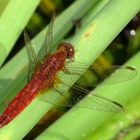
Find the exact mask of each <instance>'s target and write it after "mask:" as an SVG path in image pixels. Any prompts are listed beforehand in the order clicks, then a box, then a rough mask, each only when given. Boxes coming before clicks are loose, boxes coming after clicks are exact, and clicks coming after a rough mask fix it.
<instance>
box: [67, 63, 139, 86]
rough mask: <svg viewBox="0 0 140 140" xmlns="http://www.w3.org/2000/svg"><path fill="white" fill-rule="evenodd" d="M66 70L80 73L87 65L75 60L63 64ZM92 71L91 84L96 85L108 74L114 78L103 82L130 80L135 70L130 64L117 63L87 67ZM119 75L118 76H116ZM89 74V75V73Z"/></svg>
mask: <svg viewBox="0 0 140 140" xmlns="http://www.w3.org/2000/svg"><path fill="white" fill-rule="evenodd" d="M65 67H66V69H67V70H68V72H67V73H68V74H72V75H74V74H75V75H78V74H79V75H81V74H83V73H84V72H85V69H87V68H88V67H89V66H88V65H87V64H84V63H81V62H76V63H68V64H66V65H65ZM89 70H91V71H92V72H93V73H92V77H93V79H92V82H93V83H92V84H91V85H92V86H96V85H97V84H99V83H100V82H103V81H104V80H105V79H106V78H107V77H108V76H111V75H113V77H114V78H109V79H107V80H105V81H104V84H115V83H120V82H124V81H127V80H131V79H133V78H135V77H136V75H137V70H136V69H135V68H133V67H130V66H119V65H106V66H105V65H99V66H91V67H89ZM118 75H120V76H118ZM90 76H91V75H90Z"/></svg>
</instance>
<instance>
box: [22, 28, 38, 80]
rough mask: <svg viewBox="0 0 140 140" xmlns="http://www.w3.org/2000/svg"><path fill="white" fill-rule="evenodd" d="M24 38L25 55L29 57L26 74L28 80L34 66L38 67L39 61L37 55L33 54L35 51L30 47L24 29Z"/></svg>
mask: <svg viewBox="0 0 140 140" xmlns="http://www.w3.org/2000/svg"><path fill="white" fill-rule="evenodd" d="M24 40H25V44H26V49H27V55H28V59H29V65H28V76H27V78H28V81H29V80H30V79H31V78H32V75H33V73H34V70H35V69H36V68H39V65H40V63H39V60H38V57H37V55H36V54H35V51H34V49H33V47H32V44H31V41H30V38H29V36H28V33H27V32H26V31H25V30H24Z"/></svg>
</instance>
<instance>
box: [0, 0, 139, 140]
mask: <svg viewBox="0 0 140 140" xmlns="http://www.w3.org/2000/svg"><path fill="white" fill-rule="evenodd" d="M39 2H40V1H39V0H30V1H28V0H25V1H24V3H23V1H21V0H12V1H9V0H6V1H5V0H0V64H4V65H3V67H2V68H1V70H0V103H1V106H0V110H1V112H2V110H3V108H5V105H4V103H3V102H4V101H5V100H11V99H12V98H13V97H14V96H15V94H16V93H17V92H18V91H19V90H20V89H21V88H22V87H23V86H24V85H25V83H26V74H27V71H26V67H27V63H28V60H27V54H26V50H25V48H24V47H23V49H21V50H20V51H18V50H19V48H18V49H17V50H16V51H14V55H11V53H10V52H11V50H12V48H13V47H14V46H15V47H16V46H23V45H22V44H23V42H22V41H19V40H18V42H17V43H16V41H17V39H18V38H19V36H20V34H21V33H22V31H23V29H24V28H25V26H26V24H27V23H28V21H29V20H30V22H29V24H28V25H27V29H28V30H30V32H31V34H34V33H35V32H38V31H40V29H42V28H43V27H44V26H45V25H46V21H47V17H48V15H51V13H53V12H54V11H57V12H56V13H59V15H58V16H57V17H56V19H55V25H54V33H53V34H54V39H53V46H55V45H56V44H58V43H59V42H60V41H61V40H63V39H64V37H65V36H66V34H68V32H69V31H70V30H71V29H72V27H73V22H72V21H73V20H75V19H79V18H81V17H82V25H81V27H80V28H79V29H77V32H76V33H75V34H74V35H73V36H72V37H71V38H69V41H70V42H71V43H72V44H73V45H74V46H75V49H76V56H75V60H76V61H80V62H85V63H87V64H89V65H90V64H92V63H93V62H94V61H95V60H96V58H97V57H98V56H100V54H101V53H102V52H103V51H104V50H105V49H106V48H107V46H108V45H109V44H110V43H111V42H112V41H113V40H114V38H115V37H116V36H117V35H118V34H119V33H120V32H121V31H122V30H123V29H124V27H125V26H126V25H127V24H128V23H129V22H130V20H131V19H132V18H133V17H134V16H135V15H136V14H137V13H138V12H139V10H140V0H135V1H132V0H123V1H122V0H113V1H112V0H100V1H99V0H94V1H93V0H88V1H87V0H77V1H72V4H71V5H67V8H65V6H66V4H64V3H63V2H64V1H62V0H54V1H50V0H43V1H42V2H41V3H40V6H39V7H40V8H38V9H37V11H36V12H34V11H35V9H36V8H37V6H38V5H39ZM39 9H40V10H41V11H42V13H43V14H41V13H40V12H38V11H39ZM62 10H64V11H62ZM60 11H62V12H60ZM32 15H33V16H32ZM44 16H45V17H44ZM42 17H44V18H46V19H45V20H43V19H42ZM46 28H47V27H46ZM46 28H44V29H42V30H41V32H39V33H38V34H37V35H36V36H35V37H34V38H33V39H32V43H33V45H34V47H35V50H36V51H38V50H39V48H40V46H41V44H42V41H43V39H44V35H45V33H46ZM139 36H140V27H139V26H137V28H136V36H135V37H133V38H131V39H128V40H127V45H126V44H125V43H115V46H118V48H121V49H120V50H121V51H120V54H121V55H124V56H125V59H124V58H123V60H122V59H121V60H122V61H121V62H119V61H118V62H117V63H122V62H125V65H129V66H133V67H134V68H136V70H137V76H136V77H134V79H132V80H130V81H127V82H124V83H118V84H112V85H107V86H104V85H101V86H98V87H97V88H96V89H95V90H94V91H92V92H91V94H92V93H93V92H95V93H98V94H100V95H103V96H106V97H109V98H111V99H113V100H115V101H118V102H120V103H122V104H123V105H124V107H125V108H126V111H125V112H120V113H109V112H97V111H94V110H91V109H86V108H80V109H79V108H77V107H76V106H74V107H73V108H72V109H70V110H69V111H67V112H63V115H62V114H61V115H58V114H59V113H60V112H58V111H56V112H55V111H54V110H53V109H52V108H53V105H52V104H49V103H46V102H44V101H42V100H40V98H36V99H35V100H34V101H33V102H32V103H31V104H30V105H29V106H28V107H27V108H26V109H25V110H24V111H23V112H22V113H21V114H20V115H19V116H18V117H16V119H14V120H13V121H12V122H11V123H9V124H8V125H6V126H5V127H3V128H1V129H0V139H2V140H4V139H8V140H12V139H13V140H15V139H16V140H18V139H19V140H20V139H23V138H24V137H25V136H26V137H25V138H24V139H33V138H34V137H35V139H37V140H43V139H45V140H46V139H49V140H51V139H52V140H55V139H56V140H58V139H60V140H63V139H64V140H65V139H66V140H69V139H70V140H82V139H83V140H93V139H94V140H96V139H97V140H99V139H103V140H109V139H124V140H132V139H136V138H139V130H140V129H139V117H140V111H139V106H140V105H139V104H140V103H139V100H140V97H139V91H140V86H139V82H140V74H139V69H140V64H139V60H140V53H139V52H138V49H139V46H140V42H139ZM118 38H119V39H118V40H121V39H122V38H121V39H120V37H118ZM15 43H16V45H14V44H15ZM124 44H125V45H124ZM126 46H127V49H125V50H127V53H126V54H125V53H124V51H123V48H125V47H126ZM110 52H111V51H110V50H107V51H106V54H107V57H109V60H107V58H106V57H105V56H104V55H103V56H102V57H103V58H104V59H103V60H102V59H101V60H102V61H103V62H102V63H103V64H108V63H112V61H116V58H114V57H115V56H114V55H112V53H110ZM116 52H117V50H116ZM9 53H10V56H8V55H9ZM12 53H13V51H12ZM134 53H135V54H134ZM132 55H133V57H130V56H132ZM6 58H7V59H6ZM100 58H101V57H100ZM128 58H129V59H128ZM5 59H6V61H5ZM4 61H5V63H3V62H4ZM118 76H121V73H120V75H118ZM110 78H111V79H114V78H116V77H114V76H112V77H110ZM76 80H77V78H75V79H74V80H73V81H72V82H73V83H74V82H75V81H76ZM73 83H71V84H73ZM50 92H52V91H50ZM50 110H51V111H50ZM48 111H49V113H48V114H47V115H48V118H47V121H50V118H51V117H52V118H54V120H56V119H58V120H56V121H54V120H53V123H51V121H50V122H49V123H48V124H49V125H46V124H45V125H44V126H45V127H44V128H46V129H45V130H43V132H42V133H40V134H39V135H38V136H36V134H37V133H38V132H40V129H38V128H40V127H39V126H41V125H39V126H38V127H36V128H35V129H34V130H32V133H29V131H30V130H31V129H32V128H33V127H34V126H35V124H36V123H37V122H38V121H39V120H40V119H41V118H42V116H43V115H44V114H45V113H46V112H48ZM61 111H63V110H61ZM56 114H57V117H56V118H55V115H56ZM59 116H61V117H59ZM48 126H49V127H48ZM47 127H48V128H47ZM132 130H133V131H132ZM28 133H29V134H28ZM27 134H28V135H27Z"/></svg>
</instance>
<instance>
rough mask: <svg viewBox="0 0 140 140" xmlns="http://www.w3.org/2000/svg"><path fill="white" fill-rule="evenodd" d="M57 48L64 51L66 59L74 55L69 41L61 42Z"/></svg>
mask: <svg viewBox="0 0 140 140" xmlns="http://www.w3.org/2000/svg"><path fill="white" fill-rule="evenodd" d="M57 49H58V50H63V51H66V53H67V58H68V59H71V58H73V57H74V54H75V50H74V48H73V45H72V44H70V43H65V42H61V43H60V44H59V46H58V48H57Z"/></svg>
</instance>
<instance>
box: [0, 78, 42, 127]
mask: <svg viewBox="0 0 140 140" xmlns="http://www.w3.org/2000/svg"><path fill="white" fill-rule="evenodd" d="M37 79H38V78H37V77H36V78H35V79H33V80H31V81H30V82H29V83H28V84H27V85H26V86H25V87H24V88H23V89H22V90H21V91H20V92H19V93H18V94H17V95H16V96H15V97H14V99H13V100H12V101H11V102H10V103H9V105H8V107H7V108H6V110H5V111H4V112H3V114H2V115H1V116H0V128H1V127H3V126H4V125H6V124H7V123H9V122H10V121H11V120H13V119H14V118H15V117H16V116H17V115H18V114H19V113H20V112H21V111H23V109H24V108H25V107H26V106H27V105H28V104H29V103H30V102H31V101H32V100H33V98H34V97H35V96H36V95H37V93H38V91H39V90H40V86H39V85H41V84H42V82H41V80H39V79H38V80H37Z"/></svg>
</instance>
